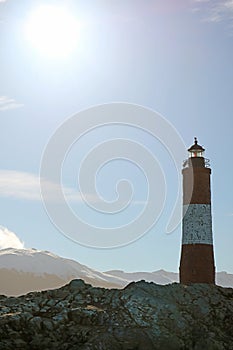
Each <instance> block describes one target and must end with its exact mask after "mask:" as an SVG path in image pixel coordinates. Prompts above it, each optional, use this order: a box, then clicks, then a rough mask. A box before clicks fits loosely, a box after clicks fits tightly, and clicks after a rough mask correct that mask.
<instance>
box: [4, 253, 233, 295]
mask: <svg viewBox="0 0 233 350" xmlns="http://www.w3.org/2000/svg"><path fill="white" fill-rule="evenodd" d="M76 278H81V279H83V280H84V281H85V282H86V283H90V284H92V285H93V286H96V287H106V288H123V287H124V286H126V285H127V284H128V283H130V282H133V281H140V280H145V281H148V282H154V283H157V284H168V283H173V282H178V280H179V276H178V274H177V273H174V272H167V271H164V270H158V271H154V272H131V273H129V272H124V271H119V270H112V271H107V272H99V271H96V270H94V269H92V268H89V267H87V266H85V265H82V264H80V263H78V262H77V261H74V260H71V259H65V258H62V257H60V256H57V255H55V254H53V253H50V252H48V251H39V250H36V249H16V248H7V249H3V250H0V281H1V283H0V294H5V295H8V296H16V295H21V294H26V293H28V292H31V291H41V290H45V289H54V288H59V287H61V286H63V285H65V284H67V283H68V282H70V281H71V280H72V279H76ZM216 279H217V284H218V285H221V286H223V287H232V288H233V275H232V274H228V273H227V272H219V273H217V277H216Z"/></svg>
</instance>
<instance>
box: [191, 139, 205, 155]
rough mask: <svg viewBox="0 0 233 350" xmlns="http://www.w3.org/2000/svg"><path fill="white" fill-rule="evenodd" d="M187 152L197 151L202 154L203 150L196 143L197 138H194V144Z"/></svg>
mask: <svg viewBox="0 0 233 350" xmlns="http://www.w3.org/2000/svg"><path fill="white" fill-rule="evenodd" d="M188 151H189V152H195V151H199V152H204V151H205V149H204V148H203V147H202V146H201V145H199V144H198V142H197V138H196V137H195V138H194V144H193V145H192V146H191V147H190V148H189V149H188Z"/></svg>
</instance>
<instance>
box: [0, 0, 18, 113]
mask: <svg viewBox="0 0 233 350" xmlns="http://www.w3.org/2000/svg"><path fill="white" fill-rule="evenodd" d="M0 2H1V0H0ZM20 107H23V104H22V103H17V102H16V101H15V100H14V99H13V98H10V97H7V96H0V111H7V110H9V109H15V108H20Z"/></svg>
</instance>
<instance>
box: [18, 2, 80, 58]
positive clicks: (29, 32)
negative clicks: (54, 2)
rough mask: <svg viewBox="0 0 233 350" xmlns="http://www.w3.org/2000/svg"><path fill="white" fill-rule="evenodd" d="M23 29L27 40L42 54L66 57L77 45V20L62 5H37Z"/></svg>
mask: <svg viewBox="0 0 233 350" xmlns="http://www.w3.org/2000/svg"><path fill="white" fill-rule="evenodd" d="M25 31H26V36H27V38H28V40H29V41H30V42H31V43H32V45H33V46H34V47H35V48H36V49H37V50H39V51H40V53H41V54H43V55H44V56H48V57H52V58H60V57H66V56H68V55H70V54H71V53H72V52H73V51H74V50H75V48H76V46H77V41H78V22H77V20H76V19H75V18H74V16H73V15H72V14H71V13H70V12H69V11H68V10H67V9H66V8H63V7H58V6H51V5H43V6H41V7H38V8H37V9H35V10H34V11H33V12H32V13H31V14H30V16H29V19H28V21H27V23H26V26H25Z"/></svg>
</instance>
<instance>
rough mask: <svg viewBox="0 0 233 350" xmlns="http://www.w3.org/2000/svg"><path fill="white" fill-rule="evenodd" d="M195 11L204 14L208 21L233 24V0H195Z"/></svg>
mask: <svg viewBox="0 0 233 350" xmlns="http://www.w3.org/2000/svg"><path fill="white" fill-rule="evenodd" d="M193 4H194V8H193V10H194V12H200V13H202V14H203V16H204V17H203V19H204V20H205V21H207V22H214V23H218V22H223V21H225V22H228V23H229V24H230V25H232V24H233V0H193Z"/></svg>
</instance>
